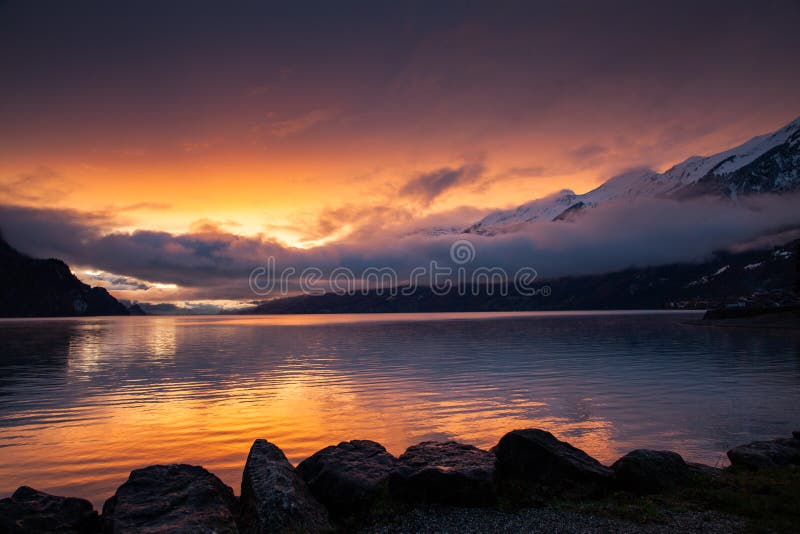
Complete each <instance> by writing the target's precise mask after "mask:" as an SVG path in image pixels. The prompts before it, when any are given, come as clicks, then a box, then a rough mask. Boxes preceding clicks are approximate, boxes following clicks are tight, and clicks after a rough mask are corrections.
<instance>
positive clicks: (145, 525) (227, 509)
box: [103, 464, 238, 534]
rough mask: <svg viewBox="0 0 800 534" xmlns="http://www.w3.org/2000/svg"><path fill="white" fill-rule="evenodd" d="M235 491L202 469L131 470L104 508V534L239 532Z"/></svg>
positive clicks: (174, 466)
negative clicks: (125, 480) (236, 519)
mask: <svg viewBox="0 0 800 534" xmlns="http://www.w3.org/2000/svg"><path fill="white" fill-rule="evenodd" d="M237 515H238V503H237V501H236V498H235V497H234V496H233V490H232V489H231V488H230V487H229V486H226V485H225V484H224V483H223V482H222V481H221V480H220V479H219V478H217V477H216V476H214V475H212V474H211V473H209V472H208V471H206V470H205V469H203V468H202V467H198V466H194V465H185V464H172V465H153V466H150V467H145V468H144V469H136V470H135V471H132V472H131V474H130V477H129V478H128V481H127V482H125V483H124V484H123V485H122V486H120V487H119V488H118V489H117V492H116V494H114V496H113V497H111V498H110V499H109V500H107V501H106V503H105V505H104V506H103V530H104V532H107V533H115V534H116V533H133V532H135V533H137V534H151V533H162V532H163V533H167V532H177V533H186V534H189V533H198V534H201V533H209V534H210V533H216V534H226V533H235V532H238V530H237V528H236V521H235V518H236V516H237Z"/></svg>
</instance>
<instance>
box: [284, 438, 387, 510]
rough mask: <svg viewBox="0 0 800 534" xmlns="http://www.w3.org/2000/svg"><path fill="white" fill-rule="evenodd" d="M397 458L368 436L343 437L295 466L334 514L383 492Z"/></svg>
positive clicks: (358, 507)
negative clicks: (355, 438) (367, 438)
mask: <svg viewBox="0 0 800 534" xmlns="http://www.w3.org/2000/svg"><path fill="white" fill-rule="evenodd" d="M396 463H397V459H396V458H395V457H394V456H392V455H391V454H389V453H388V452H386V449H384V448H383V445H381V444H380V443H376V442H374V441H369V440H355V441H343V442H342V443H339V444H338V445H336V446H330V447H326V448H324V449H322V450H321V451H318V452H316V453H314V454H313V455H312V456H311V457H310V458H307V459H306V460H304V461H303V462H301V463H300V465H298V466H297V472H298V473H299V474H300V476H301V477H302V478H303V480H305V482H306V484H308V487H309V488H310V489H311V493H313V494H314V496H315V497H316V498H317V499H318V500H319V501H320V502H321V503H322V504H324V505H325V506H327V507H328V511H329V512H331V513H332V514H334V515H348V514H351V513H358V512H360V511H363V510H365V509H366V508H368V507H370V506H371V505H372V504H374V503H375V501H376V500H378V499H379V498H381V497H382V496H385V495H386V493H387V486H388V480H389V475H390V474H391V473H392V471H393V470H394V468H395V464H396Z"/></svg>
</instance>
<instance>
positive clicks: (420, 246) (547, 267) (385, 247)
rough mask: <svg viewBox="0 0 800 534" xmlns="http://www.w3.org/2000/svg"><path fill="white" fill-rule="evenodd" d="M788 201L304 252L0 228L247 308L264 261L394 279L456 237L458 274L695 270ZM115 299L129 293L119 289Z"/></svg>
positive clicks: (255, 241) (8, 224) (375, 239)
mask: <svg viewBox="0 0 800 534" xmlns="http://www.w3.org/2000/svg"><path fill="white" fill-rule="evenodd" d="M798 201H800V196H798V195H784V196H782V197H763V198H757V199H746V200H744V201H742V202H741V203H740V204H732V203H730V202H727V201H720V200H711V199H699V200H694V201H690V202H675V201H670V200H641V201H639V202H636V203H634V204H622V203H618V204H614V203H609V204H605V205H602V206H600V207H598V208H595V209H592V210H590V211H588V212H587V213H585V215H584V216H582V217H579V218H577V220H576V221H575V222H572V223H565V222H553V223H532V224H529V225H528V226H526V227H523V228H521V229H519V231H517V232H515V233H513V234H508V235H499V236H495V237H482V236H477V235H472V234H458V235H448V236H440V237H430V236H428V235H420V234H419V233H415V232H413V231H411V230H412V228H416V226H409V225H405V226H404V225H397V226H390V225H387V226H386V227H387V228H391V231H387V232H385V233H373V234H372V236H371V238H370V237H369V236H366V234H362V235H359V236H358V237H357V238H355V237H354V238H349V239H346V240H342V241H339V242H337V243H332V244H327V245H322V246H318V247H314V248H310V249H306V250H303V249H296V248H291V247H286V246H283V245H281V244H279V243H277V242H275V241H273V240H270V239H269V238H267V237H264V236H255V237H243V236H239V235H235V234H232V233H230V232H227V231H224V230H218V229H216V230H215V229H213V228H205V229H204V230H205V231H203V232H199V233H187V234H171V233H167V232H152V231H135V232H131V233H123V232H112V233H103V232H102V231H101V230H100V228H101V225H94V224H92V223H93V222H94V221H98V222H103V221H105V219H104V217H103V216H102V215H93V214H86V213H78V212H63V211H53V210H36V209H30V208H18V207H8V206H4V207H0V228H3V229H4V232H5V234H6V236H7V238H8V240H9V241H10V242H11V243H12V244H13V245H15V246H18V247H19V248H21V249H22V250H23V251H25V252H28V253H30V254H33V255H35V256H45V257H46V256H58V257H62V258H63V259H65V260H66V261H68V262H69V263H70V264H71V265H73V267H75V266H90V267H91V268H93V269H97V270H102V271H106V272H109V273H118V274H117V276H118V277H133V278H135V279H136V280H140V281H143V280H146V281H149V282H150V283H160V284H176V285H177V286H179V289H180V291H178V292H175V291H173V292H172V293H171V294H172V296H173V300H174V297H176V296H178V295H180V297H179V298H181V299H190V300H202V299H249V298H253V295H252V294H251V293H250V291H249V288H248V276H249V274H250V272H251V271H252V270H253V269H254V268H256V267H259V266H263V265H265V263H266V261H267V258H270V257H272V258H275V261H276V263H277V266H278V268H279V269H282V268H284V267H293V268H295V269H296V271H297V272H300V271H302V270H303V269H305V268H307V267H316V268H319V269H320V270H322V271H323V273H330V272H331V271H332V270H333V269H334V268H336V267H347V268H349V269H352V270H353V271H354V272H355V273H361V272H363V271H364V269H366V268H368V267H391V268H393V269H395V270H396V271H397V272H398V275H399V279H400V280H403V279H404V276H407V275H408V274H409V273H410V272H411V271H412V269H413V268H414V267H418V266H427V265H429V263H430V262H431V261H437V262H438V263H439V264H441V265H451V266H452V261H451V259H450V257H449V252H450V244H451V243H452V242H453V241H454V240H455V239H469V240H470V241H471V242H472V243H473V245H474V246H475V249H476V256H475V258H474V260H473V261H472V262H470V263H469V264H468V265H466V267H467V268H469V269H472V268H477V267H479V266H488V267H500V268H503V269H506V270H507V271H508V272H509V273H513V272H515V271H516V270H517V269H519V268H520V267H533V268H535V269H536V270H537V271H538V272H539V274H540V276H541V277H552V276H560V275H566V274H590V273H601V272H607V271H610V270H616V269H621V268H625V267H628V266H633V265H636V266H644V265H657V264H664V263H671V262H678V261H699V260H702V259H704V258H706V257H708V255H709V254H710V251H713V250H715V249H723V248H730V247H733V246H736V245H739V244H742V243H745V242H752V241H753V240H755V239H759V238H763V236H765V235H768V234H778V233H780V232H786V231H787V230H790V229H792V228H797V227H798V226H800V212H798V211H797V209H796V207H797V205H798ZM390 216H391V215H390ZM788 236H790V234H784V237H788ZM162 289H163V288H162ZM145 293H147V292H145ZM154 294H158V292H155V291H154ZM125 297H126V298H131V297H132V294H131V293H130V292H126V293H125ZM140 300H144V299H142V298H140ZM149 300H150V301H156V300H157V299H153V298H150V299H149Z"/></svg>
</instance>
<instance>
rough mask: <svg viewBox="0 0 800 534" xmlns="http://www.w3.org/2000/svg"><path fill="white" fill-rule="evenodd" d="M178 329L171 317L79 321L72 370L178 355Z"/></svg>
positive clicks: (71, 351) (71, 350)
mask: <svg viewBox="0 0 800 534" xmlns="http://www.w3.org/2000/svg"><path fill="white" fill-rule="evenodd" d="M176 347H177V332H176V324H175V319H174V318H172V317H168V318H165V319H164V320H159V321H150V320H141V319H140V318H138V317H137V318H126V319H125V320H124V321H109V320H107V319H100V320H98V322H97V323H89V324H84V325H80V326H79V327H78V328H76V330H75V333H74V335H72V336H70V338H69V371H70V373H72V374H75V375H81V374H89V373H92V372H96V371H98V370H99V369H100V368H101V367H108V366H112V365H119V366H128V365H130V364H132V363H136V362H137V361H138V362H139V363H143V362H146V361H149V362H151V363H152V362H158V361H161V360H169V359H172V358H173V357H174V356H175V350H176Z"/></svg>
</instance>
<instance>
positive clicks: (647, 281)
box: [241, 241, 800, 314]
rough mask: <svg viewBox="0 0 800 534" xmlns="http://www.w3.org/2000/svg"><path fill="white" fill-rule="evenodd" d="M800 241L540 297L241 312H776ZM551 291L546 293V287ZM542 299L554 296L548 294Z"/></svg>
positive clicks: (317, 303)
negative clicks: (736, 309)
mask: <svg viewBox="0 0 800 534" xmlns="http://www.w3.org/2000/svg"><path fill="white" fill-rule="evenodd" d="M798 247H800V241H794V242H793V243H789V244H787V245H785V246H783V247H777V248H774V249H770V250H758V251H750V252H742V253H736V254H732V253H717V254H715V255H714V257H713V259H711V260H710V261H707V262H704V263H698V264H673V265H664V266H658V267H646V268H636V269H634V268H631V269H626V270H624V271H617V272H613V273H608V274H602V275H594V276H575V277H563V278H557V279H552V280H546V281H545V280H543V281H541V282H539V283H537V284H536V286H537V287H538V288H539V289H540V293H539V294H537V295H534V296H525V295H521V294H519V293H517V292H515V291H513V287H512V288H511V290H510V291H509V294H508V295H506V296H502V295H500V294H499V291H498V288H497V286H494V287H493V288H492V289H491V290H488V289H487V288H486V287H485V286H482V287H481V289H480V291H479V292H478V294H477V295H473V294H472V292H471V291H467V292H466V293H467V294H466V295H459V294H457V293H456V292H455V291H452V292H450V293H449V294H447V295H444V296H441V295H436V294H434V292H432V291H431V289H430V288H428V287H420V288H417V290H416V291H414V292H413V294H410V295H403V294H402V293H399V294H396V295H393V296H392V295H389V294H387V293H385V292H384V293H383V294H379V293H378V292H377V291H370V292H368V293H367V294H361V293H358V294H352V295H336V294H333V293H329V294H325V295H302V296H297V297H289V298H281V299H274V300H270V301H265V302H262V303H261V304H260V305H258V306H257V307H256V308H255V309H249V310H243V311H242V312H241V313H248V314H249V313H256V314H290V313H392V312H453V311H532V310H588V309H646V308H649V309H676V308H677V309H682V308H703V309H705V308H714V307H721V306H747V307H772V306H777V305H789V304H792V303H796V302H797V295H796V294H794V293H793V292H792V289H793V286H794V284H795V283H796V280H795V278H796V276H798V275H797V274H796V273H797V271H796V269H797V267H796V264H797V255H798ZM545 286H546V287H547V288H549V291H544V292H541V289H543V288H545ZM543 293H549V295H544V294H543Z"/></svg>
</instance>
